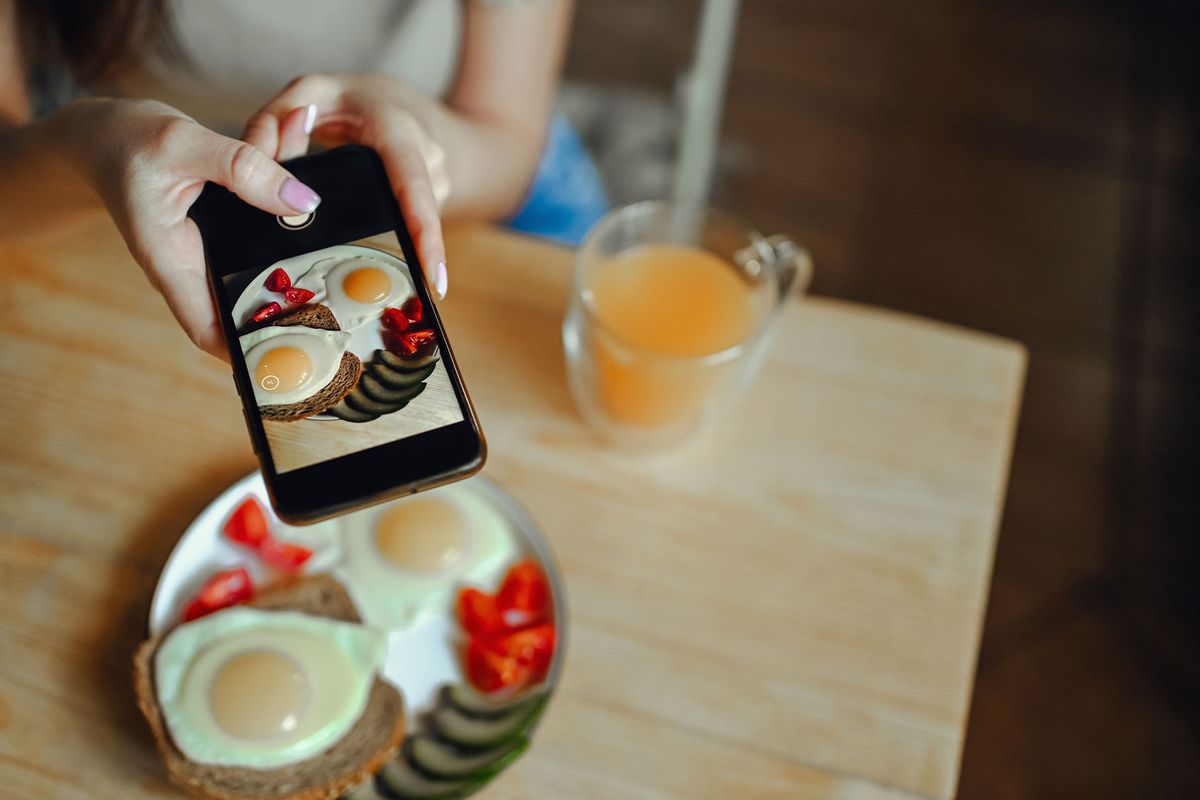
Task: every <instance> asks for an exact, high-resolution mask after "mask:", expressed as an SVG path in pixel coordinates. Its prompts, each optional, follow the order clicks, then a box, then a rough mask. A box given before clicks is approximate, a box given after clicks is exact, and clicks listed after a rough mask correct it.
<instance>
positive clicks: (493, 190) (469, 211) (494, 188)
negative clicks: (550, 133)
mask: <svg viewBox="0 0 1200 800" xmlns="http://www.w3.org/2000/svg"><path fill="white" fill-rule="evenodd" d="M445 113H446V117H447V119H445V120H444V122H443V124H442V125H441V126H440V128H441V130H439V131H438V132H437V133H436V134H435V135H440V136H441V138H440V139H439V140H438V141H439V142H440V143H441V145H442V147H443V148H444V149H445V151H446V169H447V171H448V172H449V176H450V194H449V196H448V197H447V198H446V203H445V206H444V208H443V209H442V213H443V215H444V216H445V217H446V218H448V219H489V220H495V219H504V218H506V217H509V216H512V215H513V214H515V213H516V212H517V210H518V208H519V206H520V203H521V201H522V200H523V199H524V198H525V195H526V193H527V192H528V190H529V184H530V182H531V181H532V180H533V175H534V171H535V170H536V169H537V164H538V160H539V157H540V155H541V150H542V147H543V144H544V135H543V134H540V133H535V132H532V131H529V130H520V129H514V128H513V127H511V126H508V125H505V124H504V123H501V122H493V121H489V120H479V119H472V118H470V117H467V116H465V115H462V114H458V113H456V112H455V111H454V110H452V109H445Z"/></svg>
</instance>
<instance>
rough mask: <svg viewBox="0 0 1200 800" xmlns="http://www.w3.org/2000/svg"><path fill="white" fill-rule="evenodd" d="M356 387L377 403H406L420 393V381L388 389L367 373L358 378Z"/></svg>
mask: <svg viewBox="0 0 1200 800" xmlns="http://www.w3.org/2000/svg"><path fill="white" fill-rule="evenodd" d="M358 388H359V389H360V390H362V392H363V394H365V395H366V396H367V397H369V398H371V399H372V400H374V401H375V402H377V403H407V402H408V401H409V400H412V399H413V398H414V397H416V396H417V395H419V394H420V393H421V389H422V384H421V383H420V382H417V383H412V384H409V385H408V386H404V387H401V388H399V389H389V388H388V387H386V386H384V385H383V384H382V383H380V382H379V381H377V380H376V379H375V378H374V377H372V376H371V375H370V374H368V373H363V376H362V377H361V378H359V379H358Z"/></svg>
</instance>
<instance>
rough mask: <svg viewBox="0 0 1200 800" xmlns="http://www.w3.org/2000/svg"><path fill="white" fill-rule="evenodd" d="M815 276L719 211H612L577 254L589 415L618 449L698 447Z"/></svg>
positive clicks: (777, 244) (582, 395)
mask: <svg viewBox="0 0 1200 800" xmlns="http://www.w3.org/2000/svg"><path fill="white" fill-rule="evenodd" d="M811 278H812V261H811V259H810V258H809V256H808V253H807V252H806V251H804V250H803V249H802V248H800V247H798V246H796V245H795V244H793V243H792V242H791V241H789V240H787V239H785V238H783V237H779V236H773V237H769V238H768V237H763V236H761V235H759V234H758V233H757V232H755V231H753V230H751V229H749V228H747V227H746V226H744V225H742V224H741V223H740V222H738V221H737V220H735V219H733V218H731V217H729V216H727V215H725V214H723V213H721V212H718V211H714V210H711V209H707V208H704V207H699V206H696V205H689V204H686V203H676V202H670V201H646V202H641V203H635V204H633V205H629V206H625V207H624V208H619V209H615V210H613V211H611V212H609V213H608V214H607V215H606V216H605V217H604V218H603V219H602V220H600V222H598V223H597V224H596V226H595V227H594V228H593V229H592V230H591V231H590V232H589V233H588V235H587V237H586V238H585V239H584V241H583V244H582V245H581V247H580V249H579V253H578V256H577V258H576V262H575V277H574V284H573V287H572V293H571V303H570V307H569V308H568V311H567V316H566V319H565V321H564V322H563V346H564V349H565V351H566V360H567V377H568V380H569V382H570V386H571V393H572V394H573V395H574V398H575V402H576V404H577V405H578V407H579V409H580V412H581V413H582V414H583V416H584V418H585V419H586V420H587V421H588V422H589V423H590V424H591V425H592V426H594V427H595V428H596V429H597V430H599V431H600V432H601V433H603V434H605V435H606V436H607V437H608V438H609V439H611V440H613V441H614V442H616V443H618V444H624V445H633V446H658V445H667V444H674V443H678V442H681V441H683V440H685V439H687V438H689V437H691V436H692V435H693V434H695V433H697V432H699V431H701V430H703V429H704V428H706V427H708V425H709V423H711V421H712V420H713V419H714V418H716V417H717V416H718V415H719V414H720V413H721V412H722V411H723V410H725V409H726V408H727V407H728V405H729V404H730V403H731V401H732V400H733V399H734V398H735V397H736V396H737V395H738V394H739V393H740V392H741V391H742V390H743V389H745V388H746V387H747V386H748V385H749V384H750V382H751V381H752V379H753V377H754V375H755V373H756V372H757V371H758V369H759V367H760V366H761V364H762V361H763V359H764V358H765V356H766V352H767V349H768V347H769V345H770V329H771V323H772V321H773V320H774V319H775V317H776V315H777V313H778V311H779V309H780V308H782V307H783V305H784V302H785V301H786V300H787V299H788V297H789V296H791V295H792V294H793V293H794V292H803V291H804V289H806V288H807V286H808V284H809V281H810V280H811Z"/></svg>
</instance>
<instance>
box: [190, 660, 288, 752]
mask: <svg viewBox="0 0 1200 800" xmlns="http://www.w3.org/2000/svg"><path fill="white" fill-rule="evenodd" d="M311 700H312V686H311V684H310V682H309V679H308V674H307V673H306V672H305V671H304V669H303V668H301V666H300V665H299V664H298V663H296V661H294V660H293V659H292V658H290V657H288V656H286V655H284V654H283V653H280V652H278V651H275V650H252V651H250V652H246V653H239V654H238V655H236V656H234V657H233V658H231V659H229V660H228V661H226V662H225V664H224V665H223V666H222V667H221V669H220V671H218V672H217V675H216V677H215V678H213V683H212V689H211V690H210V695H209V702H210V704H211V707H212V715H213V719H214V720H216V723H217V724H218V725H219V726H221V729H222V730H224V731H225V732H226V733H228V734H229V735H230V736H235V737H237V738H239V739H248V740H263V739H271V738H274V737H276V736H279V735H281V734H285V733H289V732H291V731H294V730H295V729H296V727H297V726H298V725H299V724H300V720H301V718H302V717H303V716H304V713H305V712H306V711H307V710H308V706H309V703H310V702H311Z"/></svg>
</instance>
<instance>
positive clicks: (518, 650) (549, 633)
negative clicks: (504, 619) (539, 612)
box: [490, 622, 554, 680]
mask: <svg viewBox="0 0 1200 800" xmlns="http://www.w3.org/2000/svg"><path fill="white" fill-rule="evenodd" d="M490 648H491V649H492V650H495V651H497V652H500V653H502V654H503V655H505V656H506V657H508V658H515V659H516V660H517V661H518V662H519V663H521V664H522V665H524V666H526V667H529V669H530V673H531V675H530V677H531V678H533V679H534V680H541V679H542V678H544V677H546V673H547V672H548V671H549V670H550V659H551V658H552V657H553V656H554V625H553V624H552V623H549V622H544V623H542V624H541V625H534V626H533V627H530V628H525V629H523V630H519V631H515V632H514V633H510V634H508V635H507V636H504V637H502V638H500V639H497V640H495V641H494V642H491V643H490Z"/></svg>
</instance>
